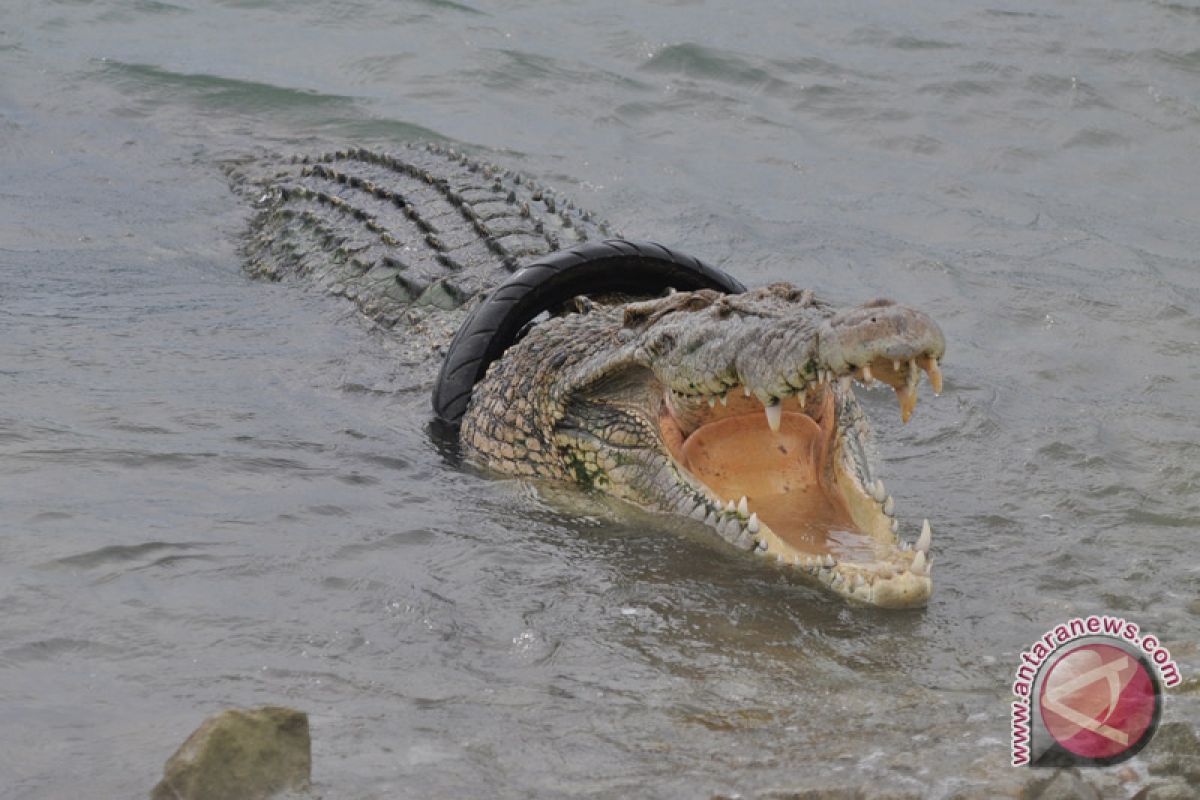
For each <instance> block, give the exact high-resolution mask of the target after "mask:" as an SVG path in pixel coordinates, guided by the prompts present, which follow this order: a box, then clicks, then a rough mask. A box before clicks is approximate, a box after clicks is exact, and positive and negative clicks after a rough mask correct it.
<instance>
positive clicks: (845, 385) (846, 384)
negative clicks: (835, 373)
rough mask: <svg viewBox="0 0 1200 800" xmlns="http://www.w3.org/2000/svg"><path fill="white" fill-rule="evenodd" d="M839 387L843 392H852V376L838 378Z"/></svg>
mask: <svg viewBox="0 0 1200 800" xmlns="http://www.w3.org/2000/svg"><path fill="white" fill-rule="evenodd" d="M838 387H839V388H841V390H842V391H843V392H848V391H850V376H849V375H843V376H842V377H840V378H838Z"/></svg>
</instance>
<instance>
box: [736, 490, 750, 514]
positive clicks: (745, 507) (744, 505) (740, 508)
mask: <svg viewBox="0 0 1200 800" xmlns="http://www.w3.org/2000/svg"><path fill="white" fill-rule="evenodd" d="M737 512H738V516H740V517H748V516H750V503H749V502H748V501H747V500H746V495H742V499H741V500H738V504H737Z"/></svg>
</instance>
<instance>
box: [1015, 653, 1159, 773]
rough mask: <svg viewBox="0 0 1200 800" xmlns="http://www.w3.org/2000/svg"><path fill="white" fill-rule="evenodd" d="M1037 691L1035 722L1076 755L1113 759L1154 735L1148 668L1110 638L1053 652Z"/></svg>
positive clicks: (1154, 691) (1154, 695)
mask: <svg viewBox="0 0 1200 800" xmlns="http://www.w3.org/2000/svg"><path fill="white" fill-rule="evenodd" d="M1042 675H1043V677H1042V679H1041V680H1040V681H1039V682H1040V689H1039V690H1038V693H1037V698H1036V699H1037V705H1038V707H1039V711H1040V716H1041V723H1042V725H1043V726H1044V727H1045V730H1046V732H1047V733H1048V734H1049V736H1050V737H1052V738H1053V740H1054V742H1055V743H1056V744H1057V745H1058V746H1059V747H1061V748H1063V749H1064V750H1066V751H1067V752H1069V753H1071V754H1073V755H1074V756H1076V757H1077V758H1079V759H1080V760H1084V761H1090V762H1102V763H1115V762H1117V761H1122V760H1124V759H1125V758H1129V757H1130V756H1132V755H1133V754H1134V753H1136V752H1137V751H1138V750H1140V749H1141V748H1142V747H1143V746H1144V745H1145V744H1146V742H1147V741H1149V739H1150V737H1151V736H1152V735H1153V734H1154V727H1155V724H1156V723H1157V720H1158V716H1159V710H1160V699H1161V693H1160V692H1159V686H1158V679H1157V676H1156V675H1155V674H1154V672H1153V669H1152V668H1151V667H1150V665H1149V664H1147V663H1146V662H1145V660H1144V659H1142V658H1140V657H1139V656H1138V655H1137V654H1136V653H1135V652H1131V651H1130V650H1129V649H1126V648H1125V647H1122V646H1121V645H1120V644H1118V643H1116V642H1114V643H1112V644H1105V643H1099V642H1095V641H1092V642H1088V643H1081V644H1079V645H1077V646H1075V647H1072V648H1069V649H1064V650H1063V651H1062V652H1060V653H1056V654H1055V657H1054V658H1052V660H1051V663H1049V664H1047V665H1046V667H1045V669H1044V671H1043V673H1042Z"/></svg>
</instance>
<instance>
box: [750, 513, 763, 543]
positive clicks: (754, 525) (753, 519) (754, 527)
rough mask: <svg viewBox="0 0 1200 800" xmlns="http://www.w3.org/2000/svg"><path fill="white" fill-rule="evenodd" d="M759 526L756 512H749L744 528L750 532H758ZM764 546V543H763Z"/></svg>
mask: <svg viewBox="0 0 1200 800" xmlns="http://www.w3.org/2000/svg"><path fill="white" fill-rule="evenodd" d="M760 528H761V526H760V525H759V524H758V514H751V515H750V521H749V522H747V523H746V530H748V531H750V533H758V531H759V529H760ZM763 546H764V547H765V546H766V545H763Z"/></svg>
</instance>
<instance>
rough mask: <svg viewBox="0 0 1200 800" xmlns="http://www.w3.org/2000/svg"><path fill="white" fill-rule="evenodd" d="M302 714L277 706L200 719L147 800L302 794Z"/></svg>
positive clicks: (305, 771) (307, 753) (306, 776)
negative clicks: (300, 792)
mask: <svg viewBox="0 0 1200 800" xmlns="http://www.w3.org/2000/svg"><path fill="white" fill-rule="evenodd" d="M311 776H312V744H311V742H310V740H309V735H308V715H307V714H305V713H304V712H302V711H296V710H294V709H291V708H284V707H282V706H262V707H261V708H253V709H247V710H240V709H231V710H229V711H222V712H221V713H219V714H216V715H214V716H211V717H209V718H208V719H206V720H205V721H204V722H203V723H202V724H201V725H200V727H199V728H197V729H196V731H195V732H194V733H193V734H192V735H191V736H189V737H188V739H187V741H186V742H184V743H183V745H181V746H180V748H179V749H178V750H176V751H175V754H174V755H173V756H171V757H170V758H169V759H167V763H166V766H164V767H163V779H162V781H160V782H159V784H158V785H157V786H155V787H154V790H153V791H152V792H151V793H150V797H151V799H152V800H261V798H267V797H270V796H271V795H273V794H276V793H278V792H281V791H285V790H299V791H303V790H307V789H308V788H309V785H310V781H311Z"/></svg>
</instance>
